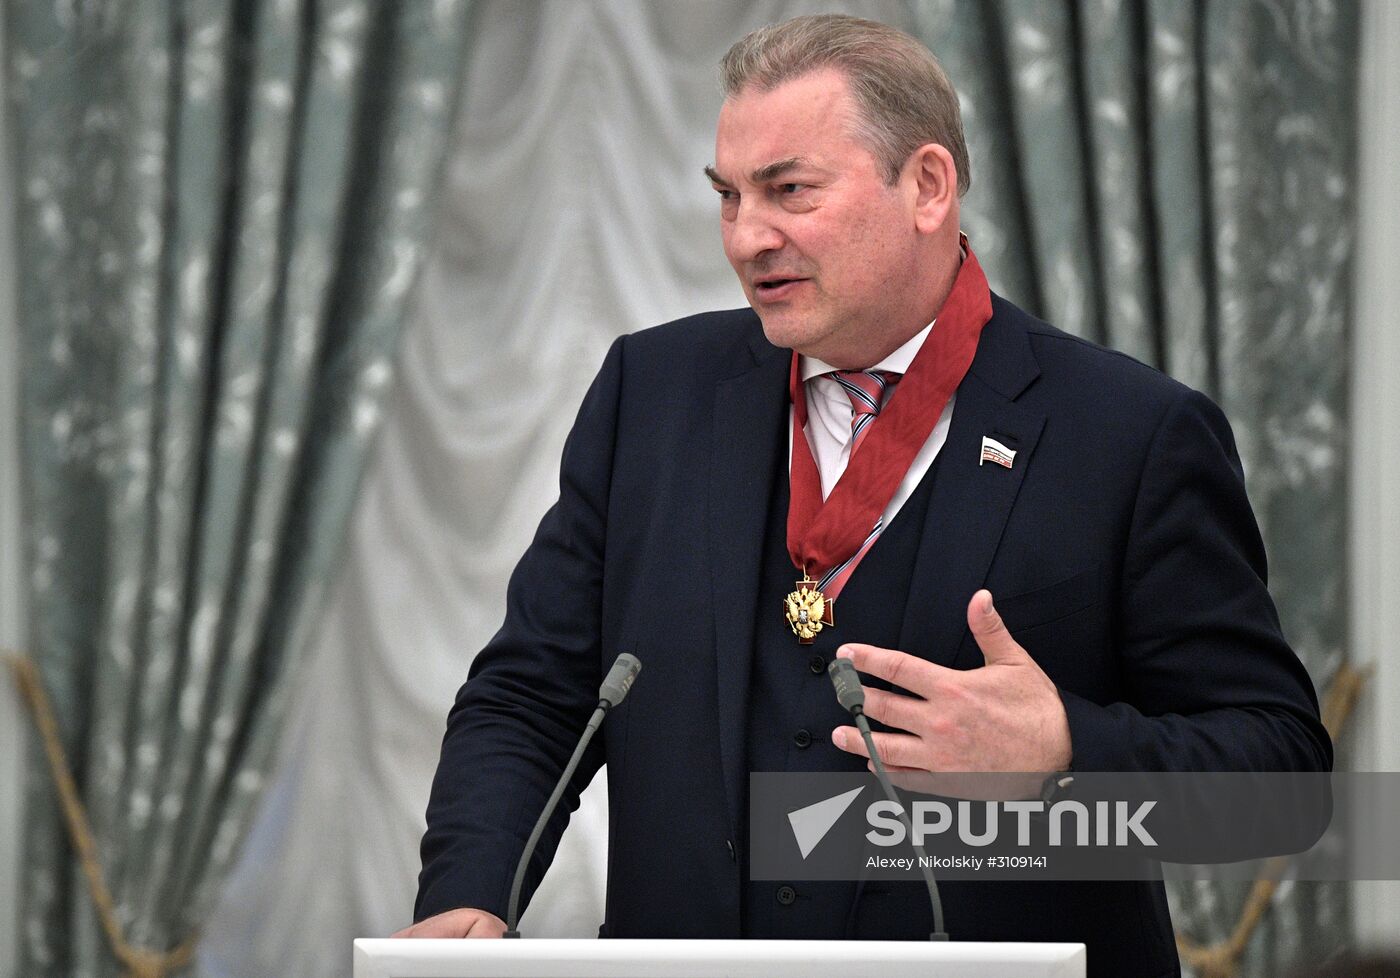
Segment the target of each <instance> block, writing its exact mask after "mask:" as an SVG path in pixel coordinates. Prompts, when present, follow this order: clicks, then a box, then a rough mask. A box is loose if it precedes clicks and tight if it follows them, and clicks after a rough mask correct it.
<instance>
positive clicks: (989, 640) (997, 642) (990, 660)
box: [967, 588, 1026, 666]
mask: <svg viewBox="0 0 1400 978" xmlns="http://www.w3.org/2000/svg"><path fill="white" fill-rule="evenodd" d="M967 627H968V628H970V629H972V637H973V638H974V639H976V640H977V647H978V648H979V649H981V650H982V658H983V660H984V661H985V662H986V663H987V665H989V666H990V665H993V664H994V663H1008V662H1019V661H1021V660H1022V659H1023V658H1025V655H1026V650H1025V649H1023V648H1021V645H1020V643H1018V642H1017V641H1016V640H1015V639H1014V638H1012V637H1011V632H1009V631H1007V628H1006V623H1005V622H1003V621H1002V620H1001V615H1000V614H998V612H997V609H996V605H994V604H993V603H992V592H990V591H988V590H986V589H985V588H983V589H982V590H980V591H978V592H977V593H976V594H974V595H973V596H972V600H971V601H969V602H968V603H967Z"/></svg>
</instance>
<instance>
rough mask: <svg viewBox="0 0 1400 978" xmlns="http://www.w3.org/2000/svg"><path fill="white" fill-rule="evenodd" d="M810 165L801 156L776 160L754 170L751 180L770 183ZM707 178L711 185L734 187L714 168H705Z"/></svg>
mask: <svg viewBox="0 0 1400 978" xmlns="http://www.w3.org/2000/svg"><path fill="white" fill-rule="evenodd" d="M810 165H811V161H810V160H806V159H804V158H803V157H801V156H790V157H788V158H787V159H785V160H775V161H774V162H772V163H766V164H764V165H763V166H760V167H759V168H758V169H757V170H754V171H753V173H751V174H749V179H750V180H751V181H753V182H754V183H768V182H769V181H770V180H776V179H777V178H778V177H780V176H782V175H784V174H785V173H787V172H788V171H789V170H796V169H800V168H801V167H804V166H810ZM705 176H707V177H709V178H710V182H711V183H717V184H719V185H720V186H721V187H728V186H732V184H730V182H729V181H728V180H726V179H724V177H722V176H720V175H719V171H718V170H716V169H715V168H714V167H713V166H707V167H705Z"/></svg>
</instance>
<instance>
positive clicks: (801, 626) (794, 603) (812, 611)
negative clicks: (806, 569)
mask: <svg viewBox="0 0 1400 978" xmlns="http://www.w3.org/2000/svg"><path fill="white" fill-rule="evenodd" d="M835 604H836V599H835V598H828V597H827V596H826V595H825V594H822V592H821V591H820V590H819V589H818V588H817V582H816V581H814V580H812V579H811V578H810V577H808V576H807V575H806V574H803V575H802V580H800V581H798V582H797V584H796V590H795V591H793V592H792V593H791V594H789V595H788V596H787V597H786V598H784V599H783V612H784V617H785V618H786V619H787V623H788V624H789V625H791V626H792V633H793V634H794V635H796V636H797V641H798V642H800V643H801V644H802V645H811V644H812V639H814V638H816V637H817V635H818V634H819V633H820V632H821V630H822V628H824V627H825V626H827V625H835V624H836V620H835V618H834V617H833V616H832V609H833V606H834V605H835Z"/></svg>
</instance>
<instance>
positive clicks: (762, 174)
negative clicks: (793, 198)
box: [749, 156, 808, 183]
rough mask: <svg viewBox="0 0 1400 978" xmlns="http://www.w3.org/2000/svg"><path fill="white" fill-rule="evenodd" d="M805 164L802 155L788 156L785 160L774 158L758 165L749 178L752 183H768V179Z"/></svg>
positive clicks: (773, 178)
mask: <svg viewBox="0 0 1400 978" xmlns="http://www.w3.org/2000/svg"><path fill="white" fill-rule="evenodd" d="M807 165H808V162H807V160H805V159H803V158H802V157H800V156H789V157H788V158H787V159H785V160H776V161H775V162H772V163H768V164H766V165H764V166H760V167H759V168H758V169H757V170H754V171H753V173H752V174H750V176H749V179H750V180H752V181H753V182H754V183H768V182H769V181H770V180H776V179H777V178H778V177H780V176H782V175H783V174H785V173H787V172H788V171H789V170H796V169H798V168H800V167H804V166H807Z"/></svg>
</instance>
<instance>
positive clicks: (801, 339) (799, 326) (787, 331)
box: [754, 307, 819, 353]
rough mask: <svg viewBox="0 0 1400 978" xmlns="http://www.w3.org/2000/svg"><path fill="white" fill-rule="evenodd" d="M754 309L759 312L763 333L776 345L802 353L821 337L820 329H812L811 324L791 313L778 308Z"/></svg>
mask: <svg viewBox="0 0 1400 978" xmlns="http://www.w3.org/2000/svg"><path fill="white" fill-rule="evenodd" d="M754 311H755V312H757V313H758V319H759V322H761V323H762V324H763V335H764V336H765V337H767V339H768V342H769V343H772V344H773V345H774V346H781V347H785V348H786V349H789V350H797V351H798V352H800V353H801V352H806V351H807V350H809V349H810V348H811V347H812V345H813V343H814V342H815V341H816V340H817V339H818V337H819V331H818V330H814V329H812V328H811V326H810V325H809V324H804V323H801V322H798V321H796V317H794V316H793V315H792V314H791V313H779V312H777V311H776V310H764V309H762V308H757V307H756V308H755V309H754Z"/></svg>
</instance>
